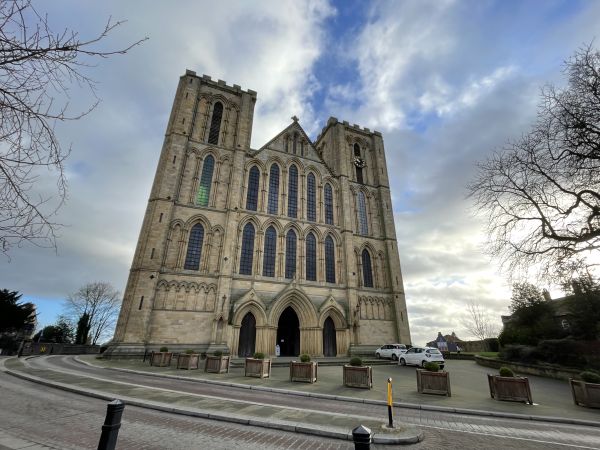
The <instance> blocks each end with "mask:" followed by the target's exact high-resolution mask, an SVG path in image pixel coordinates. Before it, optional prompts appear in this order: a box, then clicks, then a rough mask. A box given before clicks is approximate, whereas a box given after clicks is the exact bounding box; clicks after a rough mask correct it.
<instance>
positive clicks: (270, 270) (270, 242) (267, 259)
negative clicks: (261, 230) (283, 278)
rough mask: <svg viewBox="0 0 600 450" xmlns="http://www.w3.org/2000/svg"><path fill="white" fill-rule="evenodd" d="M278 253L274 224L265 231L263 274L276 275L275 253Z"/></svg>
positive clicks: (266, 275)
mask: <svg viewBox="0 0 600 450" xmlns="http://www.w3.org/2000/svg"><path fill="white" fill-rule="evenodd" d="M276 254H277V232H276V231H275V228H274V227H273V226H270V227H269V228H267V231H266V232H265V251H264V254H263V276H265V277H274V276H275V255H276Z"/></svg>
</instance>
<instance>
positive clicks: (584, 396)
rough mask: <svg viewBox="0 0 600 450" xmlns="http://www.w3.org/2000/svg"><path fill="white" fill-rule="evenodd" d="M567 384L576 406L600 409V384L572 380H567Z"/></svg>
mask: <svg viewBox="0 0 600 450" xmlns="http://www.w3.org/2000/svg"><path fill="white" fill-rule="evenodd" d="M569 384H570V385H571V393H572V394H573V401H574V402H575V404H576V405H580V406H587V407H588V408H600V384H598V383H587V382H585V381H582V380H574V379H573V378H569Z"/></svg>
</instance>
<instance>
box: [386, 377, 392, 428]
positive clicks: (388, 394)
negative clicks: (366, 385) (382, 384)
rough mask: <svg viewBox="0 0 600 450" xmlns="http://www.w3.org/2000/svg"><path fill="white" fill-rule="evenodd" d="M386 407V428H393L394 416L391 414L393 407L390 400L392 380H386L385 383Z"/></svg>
mask: <svg viewBox="0 0 600 450" xmlns="http://www.w3.org/2000/svg"><path fill="white" fill-rule="evenodd" d="M387 405H388V421H389V423H388V427H390V428H394V416H393V414H392V406H393V405H394V403H393V400H392V379H391V378H388V382H387Z"/></svg>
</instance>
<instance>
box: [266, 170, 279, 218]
mask: <svg viewBox="0 0 600 450" xmlns="http://www.w3.org/2000/svg"><path fill="white" fill-rule="evenodd" d="M278 206H279V166H278V165H277V164H273V165H272V166H271V171H270V173H269V206H268V211H267V212H268V213H269V214H277V210H278Z"/></svg>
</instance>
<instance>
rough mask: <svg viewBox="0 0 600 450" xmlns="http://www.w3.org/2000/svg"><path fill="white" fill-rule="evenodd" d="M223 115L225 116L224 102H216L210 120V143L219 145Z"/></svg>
mask: <svg viewBox="0 0 600 450" xmlns="http://www.w3.org/2000/svg"><path fill="white" fill-rule="evenodd" d="M221 117H223V104H222V103H221V102H217V103H215V106H214V107H213V115H212V120H211V121H210V132H209V133H208V143H209V144H215V145H219V131H221Z"/></svg>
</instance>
